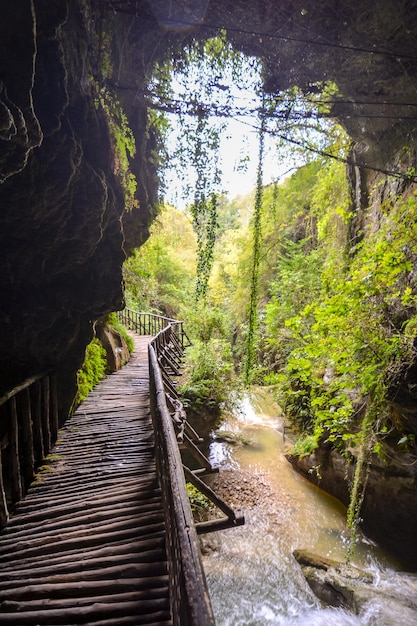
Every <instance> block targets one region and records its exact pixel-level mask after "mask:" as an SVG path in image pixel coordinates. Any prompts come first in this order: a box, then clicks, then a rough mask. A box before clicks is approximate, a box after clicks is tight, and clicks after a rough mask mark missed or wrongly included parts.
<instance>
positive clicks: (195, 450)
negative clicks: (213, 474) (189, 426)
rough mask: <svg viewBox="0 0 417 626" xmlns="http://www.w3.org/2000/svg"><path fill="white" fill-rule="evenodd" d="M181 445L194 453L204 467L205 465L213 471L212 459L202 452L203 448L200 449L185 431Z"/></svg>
mask: <svg viewBox="0 0 417 626" xmlns="http://www.w3.org/2000/svg"><path fill="white" fill-rule="evenodd" d="M180 447H181V448H186V449H187V450H188V451H189V452H190V453H191V454H192V455H193V457H194V458H195V459H196V460H197V461H198V462H199V464H200V465H201V466H202V467H205V468H206V469H208V470H210V471H211V469H212V468H211V463H210V461H209V460H208V458H207V457H206V456H205V455H204V454H203V453H202V452H201V450H199V449H198V448H197V446H196V445H195V443H193V441H191V439H190V438H189V436H188V435H187V434H186V433H184V439H183V444H182V445H181V446H180Z"/></svg>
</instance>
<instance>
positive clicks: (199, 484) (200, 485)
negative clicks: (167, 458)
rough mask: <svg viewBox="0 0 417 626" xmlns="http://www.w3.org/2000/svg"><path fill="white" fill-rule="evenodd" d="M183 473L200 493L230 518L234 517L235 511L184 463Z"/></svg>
mask: <svg viewBox="0 0 417 626" xmlns="http://www.w3.org/2000/svg"><path fill="white" fill-rule="evenodd" d="M184 475H185V478H186V480H188V482H190V483H191V484H192V485H194V487H196V488H197V489H198V490H199V491H201V493H202V494H204V495H205V496H206V497H207V498H208V499H209V500H211V501H212V502H213V504H215V505H216V506H217V508H219V509H220V510H221V511H223V513H224V514H225V515H227V517H228V518H229V519H230V520H235V519H236V513H235V512H234V510H233V509H232V507H231V506H229V505H228V504H227V503H226V502H225V501H224V500H222V499H221V498H219V496H218V495H217V494H216V493H215V492H214V491H213V489H211V488H210V487H209V486H208V485H207V484H206V483H205V482H203V481H202V480H201V479H200V478H199V477H198V476H196V474H194V472H192V471H191V470H190V469H189V468H188V467H186V466H185V465H184Z"/></svg>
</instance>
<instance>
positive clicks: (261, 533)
mask: <svg viewBox="0 0 417 626" xmlns="http://www.w3.org/2000/svg"><path fill="white" fill-rule="evenodd" d="M222 428H223V429H224V430H225V431H228V432H235V433H237V434H238V433H239V434H240V435H244V437H239V439H240V440H242V439H244V440H245V441H247V442H249V444H247V445H243V444H238V445H233V444H232V443H230V441H229V442H227V441H220V440H218V441H216V440H215V441H214V442H213V443H212V444H211V447H210V454H211V460H212V461H215V462H217V463H218V464H219V465H220V467H221V471H220V473H219V474H218V475H216V476H215V477H214V478H213V485H214V487H215V489H216V492H217V493H219V495H221V496H222V497H223V498H224V499H225V500H226V501H228V502H229V503H231V504H232V505H233V506H234V508H235V509H236V510H242V511H243V512H244V514H245V517H246V525H245V526H244V527H241V528H235V529H230V530H227V531H222V532H219V533H214V534H213V535H208V536H206V537H205V538H204V539H203V549H204V554H205V556H204V567H205V571H206V576H207V580H208V584H209V589H210V593H211V596H212V602H213V607H214V611H215V615H216V623H217V624H218V626H264V625H271V626H272V625H274V626H276V625H281V624H282V625H286V626H290V625H291V626H292V625H296V624H303V625H305V624H309V626H310V625H319V624H323V625H324V624H326V625H328V624H332V626H341V625H344V624H361V625H363V626H376V625H377V626H382V625H384V626H392V624H393V622H392V615H391V616H390V617H389V620H391V621H384V619H385V618H384V617H383V615H382V613H381V611H383V610H384V607H382V606H374V607H373V608H372V610H371V609H369V610H367V612H366V611H364V610H363V611H362V612H361V613H360V614H359V615H355V614H353V613H352V612H351V611H346V610H342V609H334V608H329V607H325V606H324V605H323V604H322V603H321V602H320V601H319V600H318V598H317V597H316V596H315V595H314V594H313V592H312V591H311V589H310V587H309V586H308V584H307V582H306V579H305V577H304V575H303V573H302V570H301V568H300V566H299V564H298V563H297V562H296V560H295V558H294V556H293V552H294V550H296V549H308V550H311V551H313V552H315V553H317V554H320V555H322V556H323V557H326V558H331V559H334V560H337V561H343V560H344V558H345V554H346V549H347V536H346V532H345V508H344V507H343V506H342V505H341V504H340V503H339V502H338V501H337V500H335V499H334V498H332V497H331V496H328V495H327V494H325V493H324V492H323V491H321V490H320V489H319V488H317V487H316V486H314V485H312V484H311V483H309V482H308V481H307V480H305V479H304V478H303V477H302V476H300V475H299V474H298V473H297V472H295V471H294V469H293V468H292V467H291V465H290V464H289V463H288V461H287V460H286V459H285V456H284V454H285V444H284V438H283V435H282V416H281V415H280V412H279V407H277V406H276V405H275V404H274V403H273V402H272V399H265V394H264V393H262V394H261V397H259V396H255V397H252V398H251V399H248V398H247V399H246V400H245V401H244V403H243V405H242V407H241V410H240V411H239V412H238V414H237V415H236V416H235V418H233V419H231V420H229V421H228V422H227V423H225V424H223V426H222ZM354 564H355V565H357V566H358V567H362V568H366V569H369V570H372V571H374V572H391V573H392V575H393V576H395V575H396V572H397V571H398V569H399V564H397V563H396V562H395V561H393V560H392V559H390V557H389V555H387V554H386V553H384V552H383V551H382V550H380V549H379V548H378V546H376V545H374V544H373V543H372V542H370V541H369V540H368V539H367V538H366V537H363V536H360V537H359V538H358V543H357V546H356V556H355V561H354ZM385 609H386V610H387V607H385ZM387 619H388V618H387ZM394 623H395V622H394ZM396 623H401V624H402V625H403V624H404V625H407V626H408V624H410V626H411V623H410V622H407V621H400V620H398V621H397V622H396ZM414 623H415V622H414Z"/></svg>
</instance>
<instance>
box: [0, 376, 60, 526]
mask: <svg viewBox="0 0 417 626" xmlns="http://www.w3.org/2000/svg"><path fill="white" fill-rule="evenodd" d="M57 433H58V403H57V390H56V386H55V381H54V377H53V375H52V374H50V373H44V374H39V375H38V376H34V377H32V378H29V379H28V380H26V381H24V382H23V383H21V384H20V385H18V386H17V387H15V388H14V389H11V390H10V391H8V392H7V393H6V394H4V395H3V396H2V397H1V398H0V529H1V528H3V527H4V526H5V525H6V524H7V521H8V519H9V509H12V508H13V507H14V506H15V505H16V504H17V503H18V502H19V501H20V500H21V498H22V496H23V495H24V494H25V493H26V491H27V489H28V487H29V485H30V483H31V482H32V480H33V478H34V476H35V471H36V468H37V467H39V465H40V463H41V462H42V459H43V458H44V457H45V456H46V455H47V454H48V453H49V451H50V449H51V446H52V445H53V444H54V443H55V441H56V438H57Z"/></svg>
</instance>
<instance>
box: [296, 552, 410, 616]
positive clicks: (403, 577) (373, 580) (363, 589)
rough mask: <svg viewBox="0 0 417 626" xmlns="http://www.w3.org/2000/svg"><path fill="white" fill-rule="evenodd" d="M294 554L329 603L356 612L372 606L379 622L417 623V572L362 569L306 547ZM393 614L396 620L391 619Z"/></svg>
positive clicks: (318, 592) (320, 594) (319, 592)
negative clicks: (321, 554) (317, 553)
mask: <svg viewBox="0 0 417 626" xmlns="http://www.w3.org/2000/svg"><path fill="white" fill-rule="evenodd" d="M294 557H295V559H296V560H297V561H298V563H299V564H300V565H301V569H302V571H303V574H304V576H305V578H306V580H307V582H308V584H309V586H310V587H311V589H312V591H313V592H314V593H315V595H316V596H317V597H318V598H319V599H320V600H322V601H323V602H325V603H326V604H329V605H330V606H334V607H338V608H343V609H347V610H350V611H352V612H353V613H355V614H357V615H364V614H365V613H366V612H367V611H368V612H369V610H372V612H373V614H374V615H377V614H378V615H379V621H378V624H380V626H382V625H386V626H389V625H391V624H393V623H398V624H414V623H417V574H407V573H402V572H393V571H387V572H381V571H379V570H372V571H371V570H361V569H359V568H357V567H354V566H353V565H347V564H345V563H340V562H338V561H333V560H331V559H327V558H324V557H321V556H319V555H316V554H313V553H311V552H309V551H307V550H295V551H294ZM393 615H396V620H397V621H396V622H392V621H391V620H392V616H393ZM372 623H374V622H372Z"/></svg>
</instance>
